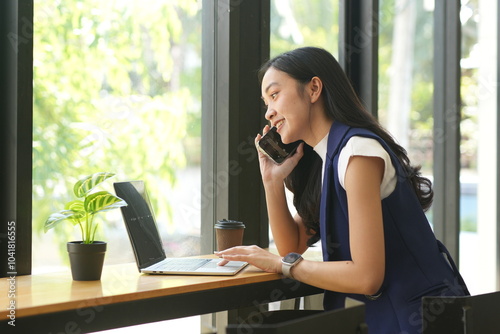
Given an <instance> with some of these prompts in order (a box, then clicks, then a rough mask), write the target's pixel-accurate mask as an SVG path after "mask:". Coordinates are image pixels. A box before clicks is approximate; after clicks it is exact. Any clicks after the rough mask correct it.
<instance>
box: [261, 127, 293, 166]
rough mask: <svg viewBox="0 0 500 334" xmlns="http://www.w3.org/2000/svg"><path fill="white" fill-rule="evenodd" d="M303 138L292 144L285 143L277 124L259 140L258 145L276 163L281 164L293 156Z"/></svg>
mask: <svg viewBox="0 0 500 334" xmlns="http://www.w3.org/2000/svg"><path fill="white" fill-rule="evenodd" d="M301 142H302V140H298V141H296V142H293V143H290V144H284V143H283V142H282V141H281V136H280V134H279V133H278V131H277V129H276V127H275V126H273V127H272V128H271V129H270V130H269V131H268V132H267V133H266V134H265V135H264V136H262V138H261V139H260V140H259V141H258V143H257V147H258V148H259V151H261V152H262V153H264V154H265V155H267V156H268V157H269V158H271V159H272V160H273V161H274V162H275V163H276V164H278V165H280V164H282V163H283V161H285V160H286V159H287V158H288V157H290V156H292V155H293V154H294V153H295V150H297V147H298V146H299V145H300V143H301Z"/></svg>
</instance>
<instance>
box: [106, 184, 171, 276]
mask: <svg viewBox="0 0 500 334" xmlns="http://www.w3.org/2000/svg"><path fill="white" fill-rule="evenodd" d="M113 185H114V188H115V192H116V195H117V196H118V197H120V198H122V199H124V200H125V201H126V202H127V204H128V205H127V206H123V207H121V208H120V209H121V211H122V216H123V220H124V222H125V226H126V227H127V232H128V234H129V237H130V242H131V243H132V248H133V250H134V254H135V258H136V261H137V266H138V267H139V269H142V268H145V267H148V266H150V265H152V264H155V263H157V262H159V261H161V260H163V259H165V257H166V256H165V251H164V250H163V246H162V242H161V238H160V235H159V233H158V228H157V226H156V221H155V218H154V213H153V209H152V208H151V203H150V201H149V197H148V194H147V192H146V188H145V185H144V182H143V181H130V182H115V183H114V184H113Z"/></svg>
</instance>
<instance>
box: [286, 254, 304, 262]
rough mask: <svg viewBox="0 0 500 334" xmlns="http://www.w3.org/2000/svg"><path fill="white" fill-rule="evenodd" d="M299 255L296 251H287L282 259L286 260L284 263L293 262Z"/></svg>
mask: <svg viewBox="0 0 500 334" xmlns="http://www.w3.org/2000/svg"><path fill="white" fill-rule="evenodd" d="M300 257H301V255H300V254H298V253H289V254H287V255H286V256H285V257H284V258H283V261H284V262H286V263H294V262H295V261H297V260H298V259H299V258H300Z"/></svg>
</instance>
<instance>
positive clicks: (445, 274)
mask: <svg viewBox="0 0 500 334" xmlns="http://www.w3.org/2000/svg"><path fill="white" fill-rule="evenodd" d="M352 136H362V137H369V138H373V139H376V140H377V141H379V142H380V144H381V145H382V146H383V147H384V149H385V150H386V151H387V152H388V153H389V154H390V156H391V161H392V164H393V165H394V167H395V169H396V175H397V184H396V188H395V190H394V191H393V193H392V194H391V195H390V196H389V197H387V198H385V199H383V200H382V211H383V223H384V238H385V254H386V259H385V266H386V268H385V277H384V282H383V284H382V287H381V289H380V291H379V292H378V293H377V294H376V295H374V296H364V295H359V294H343V293H337V292H333V291H325V296H324V306H325V310H331V309H335V308H341V307H344V302H345V297H350V298H354V299H357V300H360V301H362V302H364V303H365V304H366V322H367V324H368V329H369V331H370V333H371V334H374V333H375V334H377V333H380V334H396V333H397V334H402V333H404V334H410V333H421V331H422V326H423V325H424V326H425V323H424V321H425V320H426V317H425V315H424V317H422V315H421V298H422V296H463V295H468V294H469V293H468V291H467V288H466V286H465V283H464V281H463V279H462V277H461V276H460V274H459V272H458V270H457V268H456V266H455V264H454V262H453V260H452V259H451V257H450V256H449V253H448V251H447V250H446V248H445V247H444V245H442V244H441V243H440V242H439V241H437V240H436V238H435V236H434V233H433V231H432V229H431V227H430V225H429V222H428V221H427V218H426V216H425V214H424V212H423V210H422V208H421V206H420V203H419V201H418V199H417V196H416V194H415V192H414V190H413V188H412V186H411V184H410V182H409V180H408V179H407V177H406V173H405V171H404V169H403V167H402V165H401V164H400V162H399V160H398V159H397V158H396V156H395V155H394V153H393V152H392V151H391V150H390V148H389V147H388V145H387V144H386V143H385V142H384V141H383V140H382V139H381V138H380V137H378V136H377V135H375V134H374V133H373V132H370V131H368V130H365V129H360V128H351V127H348V126H346V125H345V124H342V123H340V122H337V121H335V122H334V123H333V125H332V127H331V129H330V134H329V136H328V150H327V156H326V161H325V174H324V179H323V190H322V194H321V207H320V233H321V244H322V250H323V259H324V261H341V260H351V252H350V246H349V219H348V215H347V196H346V192H345V190H344V189H343V188H342V186H341V185H340V182H339V178H338V171H337V166H338V159H339V155H340V151H341V149H342V148H343V147H344V146H345V145H346V143H347V141H348V140H349V138H350V137H352Z"/></svg>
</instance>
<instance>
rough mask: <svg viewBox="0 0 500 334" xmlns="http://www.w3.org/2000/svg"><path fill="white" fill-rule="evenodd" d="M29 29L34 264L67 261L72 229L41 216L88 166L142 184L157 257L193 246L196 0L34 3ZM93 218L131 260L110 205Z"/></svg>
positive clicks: (114, 255)
mask: <svg viewBox="0 0 500 334" xmlns="http://www.w3.org/2000/svg"><path fill="white" fill-rule="evenodd" d="M34 27H35V33H34V61H33V65H34V109H33V115H34V127H33V249H36V250H41V251H37V252H34V253H33V267H34V269H35V270H34V272H37V271H39V270H50V267H57V266H60V265H63V264H64V263H65V261H66V258H67V257H66V255H65V244H66V241H70V240H78V238H80V236H79V229H78V228H74V227H73V226H71V224H70V223H66V222H64V223H62V224H61V225H59V226H56V227H55V228H54V229H52V230H50V231H49V232H47V233H46V234H44V233H43V223H44V221H45V219H46V218H47V217H48V215H49V214H50V213H52V212H55V211H59V210H61V209H63V208H62V207H61V206H62V205H64V203H65V202H66V201H67V200H69V199H71V196H72V194H71V193H70V192H69V191H68V189H71V187H72V184H73V183H74V182H75V181H76V180H77V179H78V178H79V177H82V176H84V175H88V174H92V173H94V172H97V171H108V172H113V173H116V176H115V177H114V178H113V179H111V180H110V181H125V180H136V179H142V180H144V181H145V182H146V185H147V188H148V190H149V195H150V198H151V200H152V203H153V207H154V211H155V214H156V219H157V223H158V227H159V229H160V231H161V234H162V238H163V241H164V243H165V249H166V252H167V254H168V255H170V256H172V255H175V256H182V255H195V254H199V253H200V251H201V250H200V242H199V239H200V224H201V223H200V222H201V220H200V212H199V211H200V210H199V208H200V204H199V202H200V184H201V181H200V174H201V172H200V160H201V148H200V146H201V1H196V0H192V1H180V0H179V1H168V2H165V1H161V0H156V1H148V6H144V5H143V2H141V1H136V0H128V1H118V2H105V3H103V2H100V1H94V0H86V1H79V2H60V1H35V15H34ZM104 189H106V190H109V191H111V192H114V191H113V189H112V182H109V183H107V186H104ZM96 219H100V224H99V226H100V229H99V230H98V232H97V238H98V239H101V240H105V241H107V242H108V251H107V255H106V260H105V261H106V263H107V264H113V263H120V262H133V261H134V258H133V253H132V249H131V248H130V246H129V241H128V236H127V233H126V230H125V227H124V224H123V221H122V218H121V214H120V210H114V211H110V212H107V213H106V214H105V215H103V216H101V217H99V218H96ZM58 254H59V256H57V255H58ZM43 267H44V268H43Z"/></svg>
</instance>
